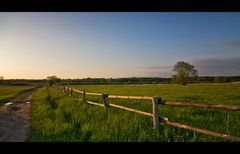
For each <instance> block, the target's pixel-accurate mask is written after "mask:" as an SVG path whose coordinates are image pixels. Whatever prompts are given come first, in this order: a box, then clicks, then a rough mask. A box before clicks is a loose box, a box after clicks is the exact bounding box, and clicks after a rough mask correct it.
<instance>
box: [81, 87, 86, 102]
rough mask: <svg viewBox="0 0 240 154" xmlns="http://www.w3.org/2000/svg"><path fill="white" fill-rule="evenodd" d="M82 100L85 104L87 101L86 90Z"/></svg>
mask: <svg viewBox="0 0 240 154" xmlns="http://www.w3.org/2000/svg"><path fill="white" fill-rule="evenodd" d="M82 100H83V102H85V101H86V91H85V89H83V96H82Z"/></svg>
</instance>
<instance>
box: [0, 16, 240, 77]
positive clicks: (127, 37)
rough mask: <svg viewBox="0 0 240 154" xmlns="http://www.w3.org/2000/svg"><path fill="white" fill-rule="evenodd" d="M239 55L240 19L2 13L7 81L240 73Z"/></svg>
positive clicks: (1, 55)
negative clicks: (180, 65) (184, 69)
mask: <svg viewBox="0 0 240 154" xmlns="http://www.w3.org/2000/svg"><path fill="white" fill-rule="evenodd" d="M239 50H240V13H230V12H222V13H217V12H215V13H207V12H204V13H197V12H189V13H184V12H181V13H180V12H174V13H171V12H169V13H167V12H158V13H157V12H151V13H150V12H149V13H145V12H139V13H137V12H135V13H126V12H121V13H116V12H115V13H114V12H109V13H103V12H101V13H100V12H95V13H87V12H85V13H84V12H72V13H70V12H68V13H0V76H4V77H5V78H27V79H31V78H35V79H41V78H46V77H47V76H48V75H57V76H59V77H61V78H85V77H106V78H108V77H112V78H116V77H133V76H136V77H143V76H144V77H155V76H158V77H170V76H171V75H172V74H174V72H173V71H172V67H173V65H174V64H175V63H176V62H177V61H182V60H184V61H187V62H190V63H191V64H194V66H195V67H196V68H197V69H198V71H199V75H200V76H201V75H211V76H214V75H240V63H239V61H240V51H239ZM222 68H225V69H224V70H223V69H222Z"/></svg>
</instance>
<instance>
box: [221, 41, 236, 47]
mask: <svg viewBox="0 0 240 154" xmlns="http://www.w3.org/2000/svg"><path fill="white" fill-rule="evenodd" d="M223 45H224V46H231V47H240V40H234V41H227V42H224V43H223Z"/></svg>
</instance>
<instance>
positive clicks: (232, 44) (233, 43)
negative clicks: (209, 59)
mask: <svg viewBox="0 0 240 154" xmlns="http://www.w3.org/2000/svg"><path fill="white" fill-rule="evenodd" d="M204 46H206V47H235V48H239V47H240V40H231V41H225V42H219V43H212V44H206V45H204Z"/></svg>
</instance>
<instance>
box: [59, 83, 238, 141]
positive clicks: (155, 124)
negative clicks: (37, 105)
mask: <svg viewBox="0 0 240 154" xmlns="http://www.w3.org/2000/svg"><path fill="white" fill-rule="evenodd" d="M55 87H56V88H57V89H58V90H60V91H62V92H63V93H67V95H69V96H73V92H76V93H80V94H82V99H75V100H82V101H84V102H86V103H89V104H92V105H97V106H102V107H105V108H106V111H108V107H115V108H119V109H124V110H127V111H131V112H135V113H138V114H141V115H145V116H150V117H152V118H153V128H157V127H158V125H159V123H160V122H162V123H165V124H167V125H171V126H174V127H179V128H183V129H187V130H192V131H196V132H200V133H203V134H206V135H211V136H215V137H220V138H224V139H230V140H234V141H237V142H240V137H235V136H231V135H228V134H221V133H218V132H214V131H209V130H205V129H201V128H195V127H192V126H188V125H185V124H181V123H177V122H173V121H170V120H169V119H168V118H162V117H161V116H160V114H159V111H158V105H168V106H188V107H195V108H207V109H223V110H232V111H239V110H240V106H236V105H235V106H233V105H232V106H231V105H222V104H198V103H189V102H166V101H162V100H161V98H159V97H158V96H154V97H150V96H119V95H108V94H102V93H93V92H86V91H85V90H83V91H80V90H77V89H73V88H69V87H66V86H55ZM86 95H93V96H101V97H102V101H103V104H100V103H96V102H92V101H89V100H87V99H86ZM108 98H113V99H135V100H151V101H152V113H148V112H144V111H140V110H137V109H132V108H129V107H125V106H120V105H116V104H112V103H109V102H108Z"/></svg>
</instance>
